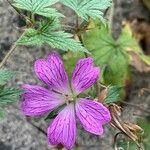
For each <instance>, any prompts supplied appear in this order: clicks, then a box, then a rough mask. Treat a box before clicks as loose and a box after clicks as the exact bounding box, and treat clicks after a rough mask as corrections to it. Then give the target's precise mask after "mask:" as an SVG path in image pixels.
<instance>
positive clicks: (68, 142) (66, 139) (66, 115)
mask: <svg viewBox="0 0 150 150" xmlns="http://www.w3.org/2000/svg"><path fill="white" fill-rule="evenodd" d="M47 134H48V141H49V143H50V144H52V145H57V144H62V145H64V146H65V147H66V148H67V149H72V147H73V145H74V143H75V140H76V121H75V110H74V105H73V104H70V105H68V106H66V107H65V108H64V109H63V110H62V111H61V112H60V113H59V114H58V116H57V117H56V118H55V119H54V120H53V122H52V124H51V125H50V126H49V128H48V133H47Z"/></svg>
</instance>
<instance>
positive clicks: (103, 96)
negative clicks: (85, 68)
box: [98, 88, 108, 103]
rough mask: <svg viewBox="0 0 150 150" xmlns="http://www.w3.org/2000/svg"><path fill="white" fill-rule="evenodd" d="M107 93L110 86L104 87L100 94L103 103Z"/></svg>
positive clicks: (99, 99)
mask: <svg viewBox="0 0 150 150" xmlns="http://www.w3.org/2000/svg"><path fill="white" fill-rule="evenodd" d="M107 93H108V88H105V89H103V90H102V91H101V92H100V94H99V96H98V101H99V102H101V103H103V102H104V100H105V98H106V97H107Z"/></svg>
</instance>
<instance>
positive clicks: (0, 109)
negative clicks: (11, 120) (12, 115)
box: [0, 107, 5, 120]
mask: <svg viewBox="0 0 150 150" xmlns="http://www.w3.org/2000/svg"><path fill="white" fill-rule="evenodd" d="M4 117H5V111H4V109H3V108H1V107H0V120H2V119H4Z"/></svg>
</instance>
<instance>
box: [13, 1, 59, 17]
mask: <svg viewBox="0 0 150 150" xmlns="http://www.w3.org/2000/svg"><path fill="white" fill-rule="evenodd" d="M58 1H59V0H14V3H13V5H14V6H15V7H17V8H19V9H23V10H27V11H30V12H32V13H33V14H39V15H41V16H45V17H52V16H53V17H58V16H62V15H61V14H60V13H58V12H57V10H56V9H54V8H50V7H49V6H51V5H53V4H55V3H57V2H58Z"/></svg>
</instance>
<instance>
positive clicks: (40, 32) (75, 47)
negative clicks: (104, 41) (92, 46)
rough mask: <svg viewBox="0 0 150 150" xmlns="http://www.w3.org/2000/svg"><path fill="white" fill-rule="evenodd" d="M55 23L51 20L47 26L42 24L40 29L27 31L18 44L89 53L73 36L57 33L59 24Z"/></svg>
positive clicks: (62, 32) (61, 32)
mask: <svg viewBox="0 0 150 150" xmlns="http://www.w3.org/2000/svg"><path fill="white" fill-rule="evenodd" d="M54 22H55V23H54ZM54 22H53V21H51V20H50V21H48V22H46V23H45V24H42V25H41V24H40V28H39V29H33V28H29V29H27V30H26V33H25V35H24V36H23V37H22V38H21V39H20V40H19V41H18V44H20V45H39V46H41V45H42V44H48V45H49V46H51V47H52V48H59V49H62V50H64V51H68V50H71V51H83V52H88V50H87V49H86V48H84V47H83V46H82V44H81V43H80V42H78V41H76V40H75V39H73V38H72V37H73V35H72V34H70V33H66V32H64V31H55V29H56V25H57V24H56V21H55V20H54Z"/></svg>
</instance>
